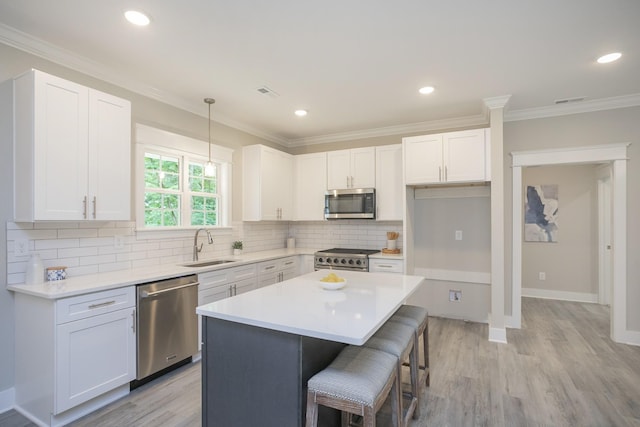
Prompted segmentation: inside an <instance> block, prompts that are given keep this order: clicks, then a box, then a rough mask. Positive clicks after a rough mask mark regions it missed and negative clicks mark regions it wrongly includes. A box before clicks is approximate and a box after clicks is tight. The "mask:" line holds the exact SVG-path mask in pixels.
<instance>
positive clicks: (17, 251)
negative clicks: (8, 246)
mask: <svg viewBox="0 0 640 427" xmlns="http://www.w3.org/2000/svg"><path fill="white" fill-rule="evenodd" d="M13 254H14V255H15V256H25V255H29V241H28V240H27V239H16V240H14V241H13Z"/></svg>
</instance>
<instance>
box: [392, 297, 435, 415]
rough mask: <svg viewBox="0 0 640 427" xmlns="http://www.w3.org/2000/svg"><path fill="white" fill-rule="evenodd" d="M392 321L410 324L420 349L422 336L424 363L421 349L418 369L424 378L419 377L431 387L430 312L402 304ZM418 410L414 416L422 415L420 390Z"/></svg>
mask: <svg viewBox="0 0 640 427" xmlns="http://www.w3.org/2000/svg"><path fill="white" fill-rule="evenodd" d="M389 321H390V322H396V323H401V324H404V325H407V326H410V327H411V328H413V330H414V341H415V346H416V348H418V349H420V344H419V343H420V338H421V337H422V352H423V354H424V363H421V361H420V351H419V350H418V352H417V354H418V356H417V357H418V370H419V371H421V372H422V377H423V378H422V379H420V378H419V379H418V381H419V383H420V384H423V383H424V385H425V387H429V384H430V371H429V313H428V311H427V310H426V309H425V308H422V307H417V306H415V305H403V306H401V307H400V308H399V309H398V310H397V311H396V312H395V313H394V314H393V316H391V318H390V319H389ZM416 397H417V399H418V401H417V404H416V410H415V412H414V414H413V416H414V418H418V417H419V416H420V392H419V391H418V394H417V396H416Z"/></svg>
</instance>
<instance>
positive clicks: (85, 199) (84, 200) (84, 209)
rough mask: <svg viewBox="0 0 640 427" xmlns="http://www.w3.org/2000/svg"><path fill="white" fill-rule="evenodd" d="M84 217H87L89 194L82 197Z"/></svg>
mask: <svg viewBox="0 0 640 427" xmlns="http://www.w3.org/2000/svg"><path fill="white" fill-rule="evenodd" d="M82 218H84V219H87V196H84V199H82Z"/></svg>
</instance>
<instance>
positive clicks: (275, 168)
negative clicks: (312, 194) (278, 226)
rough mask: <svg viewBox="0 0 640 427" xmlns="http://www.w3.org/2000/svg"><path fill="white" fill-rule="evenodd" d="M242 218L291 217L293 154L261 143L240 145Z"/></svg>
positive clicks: (283, 218)
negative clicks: (241, 147) (241, 146)
mask: <svg viewBox="0 0 640 427" xmlns="http://www.w3.org/2000/svg"><path fill="white" fill-rule="evenodd" d="M242 203H243V212H242V220H243V221H273V220H291V219H292V218H293V156H292V155H290V154H287V153H285V152H282V151H279V150H275V149H273V148H270V147H267V146H264V145H249V146H246V147H244V148H243V149H242Z"/></svg>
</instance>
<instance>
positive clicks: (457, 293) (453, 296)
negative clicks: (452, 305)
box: [449, 289, 462, 302]
mask: <svg viewBox="0 0 640 427" xmlns="http://www.w3.org/2000/svg"><path fill="white" fill-rule="evenodd" d="M449 301H451V302H460V301H462V291H461V290H456V289H449Z"/></svg>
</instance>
